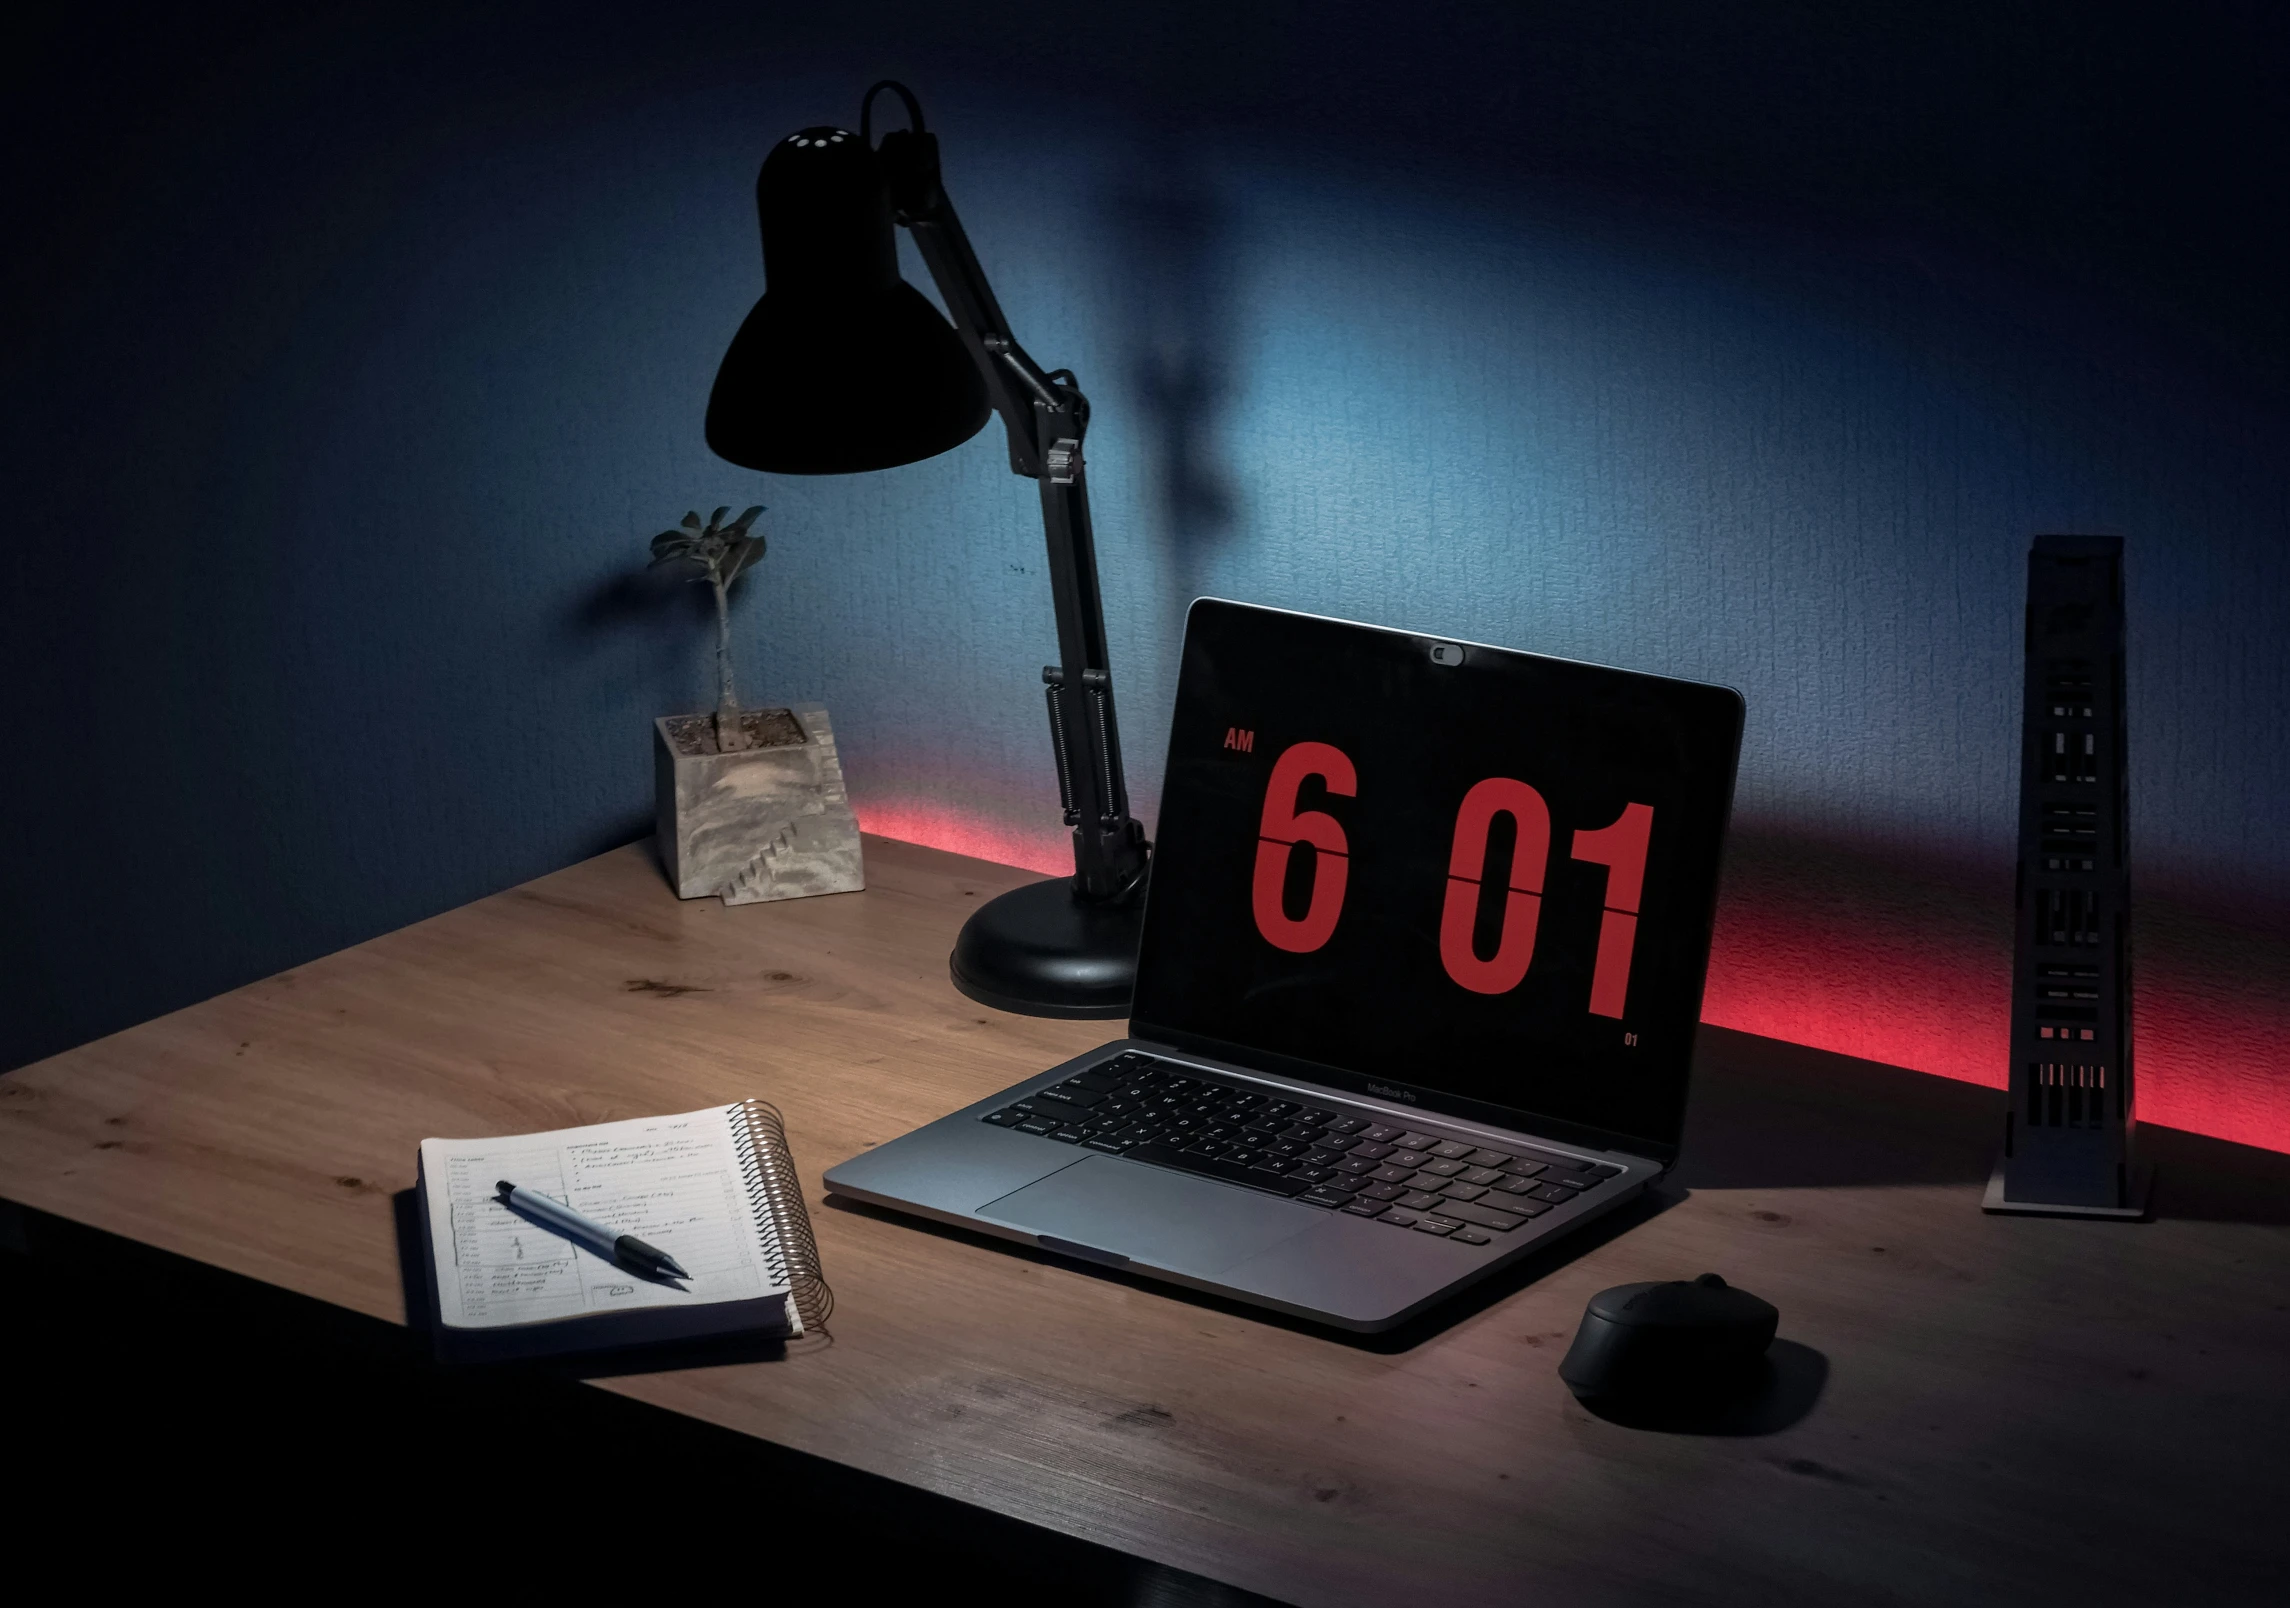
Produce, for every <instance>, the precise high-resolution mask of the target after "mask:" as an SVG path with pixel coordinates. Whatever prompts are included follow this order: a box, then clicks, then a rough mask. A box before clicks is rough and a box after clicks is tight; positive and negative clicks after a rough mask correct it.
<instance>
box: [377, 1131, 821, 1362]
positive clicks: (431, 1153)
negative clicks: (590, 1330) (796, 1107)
mask: <svg viewBox="0 0 2290 1608" xmlns="http://www.w3.org/2000/svg"><path fill="white" fill-rule="evenodd" d="M421 1161H422V1175H423V1178H424V1180H425V1185H424V1192H425V1194H426V1196H427V1200H428V1207H429V1214H430V1223H429V1228H430V1241H431V1244H432V1246H433V1247H434V1250H435V1262H436V1275H437V1283H438V1290H437V1294H438V1305H439V1316H440V1317H441V1319H442V1320H443V1321H444V1322H445V1323H446V1324H448V1325H449V1326H451V1327H454V1328H497V1327H502V1326H506V1325H510V1324H527V1323H544V1322H548V1321H550V1320H552V1319H558V1318H573V1317H581V1316H585V1315H587V1314H589V1313H594V1312H605V1311H611V1310H616V1309H627V1308H639V1307H668V1306H689V1305H693V1304H712V1303H717V1302H726V1301H749V1300H755V1299H758V1298H760V1297H764V1296H770V1295H776V1294H782V1293H784V1292H785V1290H786V1288H787V1285H786V1283H785V1281H784V1280H783V1279H782V1278H781V1277H780V1276H779V1275H778V1272H777V1263H776V1259H775V1257H774V1255H773V1249H774V1248H773V1247H772V1246H771V1245H770V1243H769V1240H768V1236H769V1232H770V1231H769V1228H768V1226H767V1225H766V1224H763V1223H759V1222H758V1221H757V1217H756V1213H755V1212H754V1211H753V1210H752V1209H751V1207H750V1206H749V1203H748V1199H747V1192H746V1189H745V1186H744V1184H743V1182H742V1179H741V1174H740V1158H739V1154H738V1150H737V1147H736V1145H735V1142H734V1139H733V1129H732V1124H731V1121H730V1119H729V1116H728V1114H727V1113H726V1112H724V1111H723V1110H721V1109H716V1110H709V1111H694V1112H690V1113H687V1114H686V1115H683V1116H677V1117H653V1118H643V1119H639V1120H637V1121H633V1122H613V1123H604V1124H601V1125H599V1126H596V1127H589V1128H568V1129H565V1130H564V1131H562V1132H559V1133H553V1134H539V1135H525V1136H522V1137H517V1138H507V1139H490V1140H488V1139H465V1140H449V1139H425V1140H423V1141H422V1147H421ZM503 1178H506V1179H508V1180H510V1181H511V1182H512V1183H515V1184H517V1185H519V1186H520V1187H522V1188H525V1189H533V1190H538V1191H539V1192H540V1193H542V1194H544V1195H551V1196H554V1197H555V1198H556V1199H558V1200H561V1201H563V1202H565V1203H566V1204H567V1205H569V1206H571V1207H572V1208H573V1209H574V1210H575V1211H578V1212H581V1213H583V1214H584V1215H586V1216H588V1217H592V1218H594V1219H595V1220H596V1221H598V1222H600V1223H604V1224H607V1225H608V1226H610V1227H612V1228H615V1229H618V1230H619V1231H621V1232H622V1233H625V1234H633V1235H635V1236H636V1237H637V1238H638V1239H641V1240H643V1241H645V1242H646V1243H647V1244H650V1245H655V1246H657V1247H659V1248H660V1249H661V1250H663V1251H666V1252H667V1253H668V1254H669V1255H670V1256H672V1257H674V1258H675V1259H676V1260H677V1261H678V1262H679V1263H681V1264H682V1265H683V1266H684V1267H685V1268H687V1269H688V1270H690V1272H691V1275H692V1276H691V1277H690V1278H689V1279H658V1280H655V1279H647V1278H643V1277H641V1276H639V1275H637V1274H634V1273H631V1272H629V1271H628V1270H627V1269H625V1268H623V1267H620V1266H619V1265H618V1264H617V1263H614V1262H612V1261H609V1260H607V1259H606V1258H603V1257H600V1256H597V1255H596V1254H594V1253H593V1252H591V1251H589V1250H588V1249H586V1248H585V1247H582V1246H579V1245H575V1244H574V1243H573V1242H572V1241H570V1240H567V1239H563V1238H560V1237H559V1236H557V1235H555V1234H552V1233H551V1232H549V1231H548V1230H547V1229H545V1228H542V1227H541V1226H539V1225H538V1224H536V1223H534V1222H532V1221H530V1220H529V1219H527V1218H524V1217H520V1216H519V1215H517V1214H516V1213H515V1212H512V1211H510V1210H509V1209H508V1208H507V1207H505V1206H503V1205H502V1204H501V1203H500V1202H499V1200H497V1199H496V1198H495V1193H494V1185H495V1183H496V1181H497V1180H500V1179H503Z"/></svg>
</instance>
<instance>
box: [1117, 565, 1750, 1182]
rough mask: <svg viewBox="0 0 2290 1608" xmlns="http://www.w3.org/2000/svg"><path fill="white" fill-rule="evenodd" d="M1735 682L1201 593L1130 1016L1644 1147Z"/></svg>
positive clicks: (1707, 918) (1726, 774)
mask: <svg viewBox="0 0 2290 1608" xmlns="http://www.w3.org/2000/svg"><path fill="white" fill-rule="evenodd" d="M1741 723H1742V702H1741V697H1740V695H1739V694H1738V693H1735V692H1733V691H1731V690H1729V689H1727V688H1723V687H1714V686H1707V685H1704V684H1702V683H1699V682H1689V681H1675V680H1670V679H1667V678H1664V677H1660V676H1648V675H1637V674H1633V673H1630V672H1628V671H1622V670H1610V669H1605V668H1602V667H1600V666H1596V665H1588V664H1577V663H1573V662H1571V661H1568V660H1564V659H1549V658H1542V657H1539V656H1537V655H1534V654H1527V653H1515V652H1509V651H1506V650H1501V649H1495V648H1484V647H1475V646H1469V645H1460V644H1455V643H1450V642H1446V641H1443V640H1442V639H1439V638H1434V637H1425V636H1416V635H1411V634H1408V633H1405V632H1399V631H1385V630H1378V629H1375V628H1373V627H1369V626H1361V625H1352V624H1347V623H1344V622H1341V621H1335V620H1326V619H1320V618H1316V617H1314V616H1311V615H1302V614H1291V613H1285V612H1281V611H1277V610H1272V609H1262V608H1253V607H1249V606H1247V605H1244V604H1237V603H1225V602H1218V601H1214V600H1208V599H1204V600H1202V601H1201V602H1198V603H1195V604H1194V605H1193V608H1192V612H1191V615H1190V617H1189V619H1188V621H1187V627H1186V634H1185V649H1184V663H1183V669H1182V673H1181V676H1180V680H1179V685H1178V692H1177V708H1176V717H1175V722H1174V725H1173V726H1172V729H1171V731H1170V739H1169V761H1168V769H1167V773H1166V779H1165V782H1164V785H1163V791H1162V798H1161V812H1160V820H1159V830H1158V839H1159V841H1158V844H1157V846H1156V850H1155V856H1154V868H1153V883H1152V890H1151V894H1150V897H1149V899H1148V901H1147V905H1146V912H1145V937H1144V942H1143V945H1142V947H1141V950H1140V953H1139V957H1138V978H1137V995H1136V1005H1135V1010H1134V1014H1133V1018H1132V1021H1133V1027H1132V1031H1134V1032H1135V1033H1137V1034H1138V1036H1140V1037H1160V1038H1164V1039H1168V1040H1172V1041H1175V1042H1178V1043H1184V1044H1189V1045H1192V1046H1193V1047H1196V1048H1198V1049H1200V1050H1202V1051H1203V1052H1204V1053H1209V1054H1217V1053H1219V1052H1220V1051H1223V1052H1225V1053H1226V1058H1228V1059H1237V1060H1241V1061H1244V1062H1245V1061H1248V1060H1251V1059H1254V1060H1257V1061H1259V1062H1263V1063H1265V1064H1268V1065H1272V1066H1278V1065H1279V1064H1280V1063H1283V1062H1287V1063H1299V1064H1297V1065H1295V1066H1293V1067H1291V1068H1290V1069H1291V1070H1295V1071H1298V1072H1302V1073H1304V1074H1305V1075H1307V1076H1314V1077H1317V1078H1319V1079H1320V1080H1321V1081H1325V1082H1329V1083H1332V1084H1335V1085H1337V1086H1339V1087H1351V1088H1354V1089H1357V1090H1361V1091H1364V1092H1371V1093H1375V1094H1378V1095H1381V1096H1384V1097H1386V1098H1396V1099H1401V1100H1407V1101H1412V1102H1415V1103H1419V1104H1423V1105H1426V1106H1431V1107H1436V1108H1442V1109H1447V1110H1450V1111H1453V1112H1455V1113H1457V1114H1461V1115H1465V1116H1479V1117H1482V1118H1488V1119H1492V1120H1499V1121H1503V1122H1505V1123H1506V1124H1509V1125H1518V1124H1521V1123H1523V1122H1530V1121H1531V1120H1532V1119H1541V1121H1542V1122H1543V1123H1544V1124H1545V1125H1561V1126H1564V1127H1570V1128H1575V1129H1580V1130H1586V1131H1588V1132H1590V1133H1592V1134H1596V1135H1599V1136H1604V1137H1610V1138H1613V1139H1618V1140H1624V1141H1634V1142H1636V1143H1638V1144H1640V1145H1642V1146H1644V1147H1646V1148H1648V1149H1649V1150H1652V1151H1653V1152H1655V1153H1657V1154H1659V1155H1663V1156H1665V1157H1666V1155H1667V1154H1668V1153H1671V1152H1674V1150H1675V1147H1676V1144H1677V1140H1678V1134H1679V1130H1680V1127H1681V1126H1682V1123H1683V1118H1684V1111H1685V1096H1686V1073H1687V1063H1688V1060H1689V1058H1690V1056H1691V1054H1692V1050H1693V1036H1694V1028H1695V1024H1696V1022H1697V1021H1698V1019H1699V1017H1700V1012H1701V996H1702V978H1703V972H1704V969H1705V967H1706V965H1707V963H1708V959H1709V942H1710V925H1711V921H1712V919H1713V915H1714V912H1715V904H1716V894H1717V878H1718V860H1719V854H1720V850H1721V847H1722V844H1723V840H1724V836H1725V827H1726V817H1727V814H1728V811H1729V809H1730V808H1731V804H1732V799H1733V782H1734V767H1735V761H1736V759H1737V757H1738V755H1739V751H1740V744H1741Z"/></svg>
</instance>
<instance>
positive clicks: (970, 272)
mask: <svg viewBox="0 0 2290 1608" xmlns="http://www.w3.org/2000/svg"><path fill="white" fill-rule="evenodd" d="M885 88H889V89H892V90H895V91H896V92H897V93H898V94H899V96H900V97H901V98H902V99H903V100H905V102H906V105H907V112H908V117H909V121H910V124H911V126H910V127H908V128H904V129H897V130H893V131H892V132H890V133H887V134H885V135H884V136H883V139H882V143H881V144H880V146H878V147H877V148H876V150H877V155H878V157H879V158H880V159H881V162H882V165H883V172H884V176H885V178H886V180H887V182H888V184H889V187H890V194H891V202H892V205H893V206H894V207H895V208H896V210H897V215H898V221H899V222H900V223H902V224H904V225H905V226H906V228H907V230H908V232H909V233H911V234H912V235H913V236H914V242H915V246H916V247H917V249H918V250H920V252H921V253H922V260H923V263H924V264H925V266H927V267H928V268H929V269H930V277H931V279H932V280H933V282H935V283H936V284H937V286H938V293H939V295H940V297H941V298H943V299H944V301H945V303H946V309H947V311H948V312H949V313H951V314H952V315H953V318H954V327H955V329H956V331H957V332H958V333H959V334H960V335H961V337H962V339H963V342H964V344H966V345H967V346H969V348H970V352H971V356H972V357H974V358H975V359H976V360H977V362H978V367H979V372H980V373H981V374H982V375H983V376H984V377H985V380H986V389H987V394H988V396H989V397H990V398H991V399H992V402H993V405H994V411H995V412H997V413H999V414H1000V415H1001V416H1002V423H1003V426H1004V428H1005V429H1006V431H1007V432H1008V435H1009V443H1010V468H1011V470H1012V472H1014V473H1016V474H1021V475H1024V476H1026V477H1028V478H1029V479H1032V480H1035V481H1038V482H1039V483H1040V486H1041V497H1042V532H1043V536H1044V538H1045V541H1046V543H1047V547H1048V554H1049V568H1050V593H1051V598H1052V600H1053V602H1054V603H1055V605H1056V612H1057V630H1058V654H1059V658H1060V660H1061V662H1060V663H1059V664H1055V665H1049V666H1045V667H1044V668H1043V670H1042V680H1043V682H1044V683H1045V685H1046V688H1047V699H1048V704H1049V716H1050V740H1051V746H1052V748H1053V749H1054V751H1055V753H1056V756H1057V765H1058V793H1059V797H1060V799H1061V801H1062V802H1063V804H1064V806H1065V819H1066V824H1067V825H1068V826H1070V827H1072V828H1073V847H1074V888H1075V891H1076V892H1077V893H1078V894H1079V895H1080V896H1081V897H1083V898H1085V899H1089V900H1094V901H1100V902H1103V901H1109V900H1117V899H1124V898H1127V897H1128V896H1129V895H1130V894H1132V893H1133V892H1135V891H1136V890H1137V889H1138V888H1139V887H1140V886H1141V885H1142V883H1143V881H1144V877H1145V870H1146V859H1147V855H1148V852H1149V849H1150V845H1149V844H1147V842H1146V841H1145V830H1144V827H1143V826H1142V825H1141V824H1139V822H1138V821H1137V820H1136V819H1135V818H1133V817H1132V816H1131V815H1130V813H1129V789H1128V784H1127V781H1126V779H1125V777H1124V776H1123V773H1122V765H1121V736H1120V730H1119V727H1118V726H1117V725H1116V723H1115V720H1114V713H1113V676H1112V671H1111V668H1110V666H1109V665H1108V663H1107V653H1106V644H1105V607H1104V601H1103V597H1102V594H1101V592H1100V590H1099V587H1098V578H1097V546H1096V541H1095V537H1094V534H1093V532H1092V529H1091V525H1090V517H1089V492H1088V486H1087V482H1086V480H1085V478H1084V470H1083V465H1082V451H1081V443H1082V437H1083V436H1084V435H1085V434H1086V433H1087V431H1088V428H1089V398H1087V397H1086V396H1084V395H1083V394H1082V391H1081V387H1080V386H1079V385H1078V384H1077V383H1076V382H1075V380H1074V376H1073V374H1072V372H1071V371H1070V370H1067V369H1059V370H1056V371H1055V372H1044V371H1043V369H1042V367H1041V366H1040V365H1039V364H1037V363H1036V362H1035V361H1034V360H1033V359H1032V358H1031V357H1029V356H1028V355H1027V354H1026V350H1025V348H1024V347H1022V346H1020V345H1019V344H1018V342H1017V338H1016V337H1015V336H1013V335H1012V334H1011V333H1010V328H1009V324H1008V322H1007V320H1005V319H1004V318H1003V316H1002V308H1001V304H1000V303H999V302H998V301H996V300H995V298H994V290H993V287H992V286H991V285H989V284H988V283H987V281H986V272H985V270H984V269H983V268H981V267H980V266H979V265H978V255H977V253H976V252H974V251H972V250H971V248H970V238H969V236H968V235H967V234H965V233H964V232H963V228H962V220H961V219H960V218H959V217H957V216H956V214H955V211H954V204H953V202H952V201H950V200H949V199H948V198H947V195H946V189H945V186H944V185H943V184H942V183H941V182H940V181H939V171H938V138H937V136H936V135H933V134H930V133H927V132H925V130H924V129H923V126H922V112H921V108H920V107H919V106H917V105H916V104H915V100H914V97H913V96H912V95H910V94H908V93H907V91H906V90H905V89H904V88H903V87H901V86H898V85H895V84H893V85H877V86H876V88H875V89H874V90H869V91H868V102H869V105H870V107H871V104H872V101H873V98H874V95H875V94H876V93H877V91H879V90H881V89H885ZM860 126H861V129H862V131H863V132H862V138H865V137H869V136H870V135H871V133H872V130H871V128H869V126H868V120H867V117H866V115H865V113H864V112H863V113H862V117H861V125H860Z"/></svg>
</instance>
